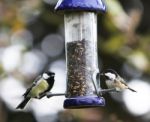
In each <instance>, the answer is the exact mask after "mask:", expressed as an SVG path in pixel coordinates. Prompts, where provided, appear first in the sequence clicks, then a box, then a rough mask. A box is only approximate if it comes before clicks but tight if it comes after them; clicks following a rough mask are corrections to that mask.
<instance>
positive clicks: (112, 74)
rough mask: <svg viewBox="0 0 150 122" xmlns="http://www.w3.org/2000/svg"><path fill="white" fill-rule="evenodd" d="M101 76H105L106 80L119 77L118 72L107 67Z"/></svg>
mask: <svg viewBox="0 0 150 122" xmlns="http://www.w3.org/2000/svg"><path fill="white" fill-rule="evenodd" d="M100 76H102V77H104V78H105V79H106V80H115V79H116V78H117V77H118V73H117V72H116V71H115V70H113V69H106V70H105V71H103V72H102V73H101V74H100Z"/></svg>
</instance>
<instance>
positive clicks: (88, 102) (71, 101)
mask: <svg viewBox="0 0 150 122" xmlns="http://www.w3.org/2000/svg"><path fill="white" fill-rule="evenodd" d="M100 106H105V99H104V98H103V97H97V96H79V97H72V98H67V99H66V100H65V101H64V108H66V109H77V108H91V107H100Z"/></svg>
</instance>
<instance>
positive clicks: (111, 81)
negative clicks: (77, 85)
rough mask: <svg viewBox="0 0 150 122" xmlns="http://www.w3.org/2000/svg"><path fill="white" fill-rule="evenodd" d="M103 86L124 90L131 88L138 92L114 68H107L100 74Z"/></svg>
mask: <svg viewBox="0 0 150 122" xmlns="http://www.w3.org/2000/svg"><path fill="white" fill-rule="evenodd" d="M100 79H101V83H100V84H101V88H104V89H105V88H108V89H115V91H123V90H124V89H129V90H131V91H132V92H136V91H135V90H134V89H132V88H130V87H129V86H128V85H127V83H126V82H125V80H124V79H123V78H122V77H121V76H120V75H119V74H118V73H117V72H116V71H115V70H113V69H107V70H105V71H103V72H102V73H101V74H100Z"/></svg>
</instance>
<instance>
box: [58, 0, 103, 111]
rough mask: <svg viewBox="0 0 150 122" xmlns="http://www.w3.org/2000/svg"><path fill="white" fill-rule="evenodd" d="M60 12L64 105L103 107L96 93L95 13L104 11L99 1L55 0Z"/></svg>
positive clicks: (97, 70) (101, 99) (97, 86)
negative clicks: (64, 73) (61, 12)
mask: <svg viewBox="0 0 150 122" xmlns="http://www.w3.org/2000/svg"><path fill="white" fill-rule="evenodd" d="M55 9H56V11H58V10H63V11H64V24H65V47H66V48H65V51H66V62H67V63H66V64H67V90H66V98H67V99H66V100H65V101H64V108H67V109H69V108H88V107H98V106H104V105H105V100H104V98H103V97H99V96H98V95H97V90H98V89H99V84H98V83H97V81H96V77H97V74H98V73H99V69H98V58H97V12H98V11H105V5H104V4H103V2H102V0H59V1H58V3H57V5H56V7H55Z"/></svg>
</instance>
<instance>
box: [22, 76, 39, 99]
mask: <svg viewBox="0 0 150 122" xmlns="http://www.w3.org/2000/svg"><path fill="white" fill-rule="evenodd" d="M40 78H41V76H38V77H37V78H36V79H35V80H34V82H33V83H32V85H31V86H30V87H29V88H28V89H27V90H26V92H25V93H24V94H23V96H24V97H26V96H27V95H28V94H29V92H30V91H31V89H32V88H33V87H34V86H35V85H36V83H37V82H38V80H39V79H40Z"/></svg>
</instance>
